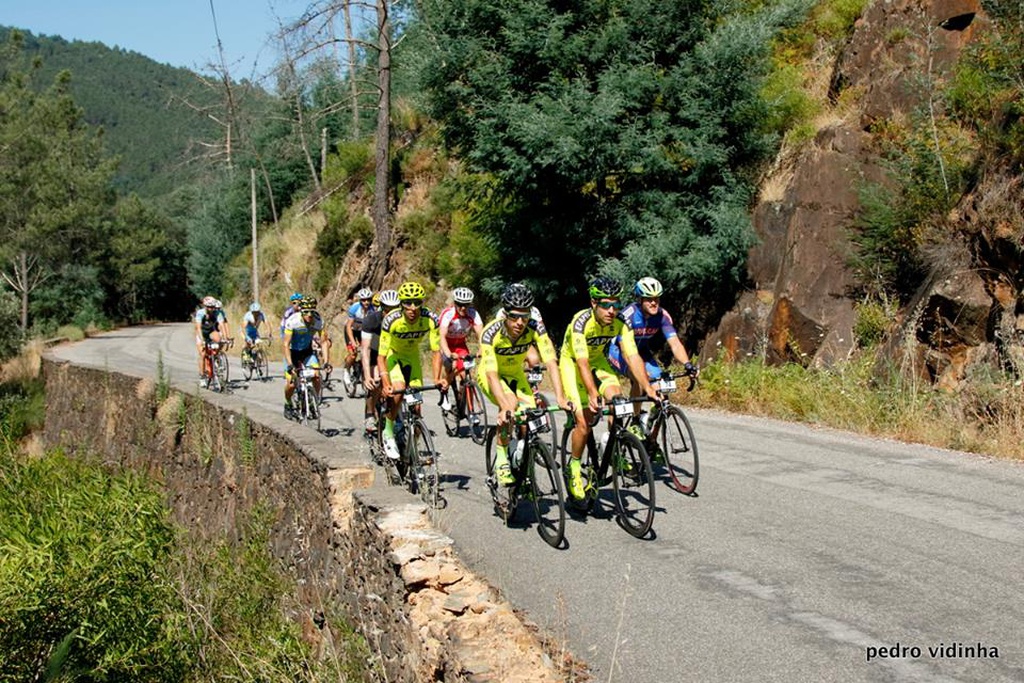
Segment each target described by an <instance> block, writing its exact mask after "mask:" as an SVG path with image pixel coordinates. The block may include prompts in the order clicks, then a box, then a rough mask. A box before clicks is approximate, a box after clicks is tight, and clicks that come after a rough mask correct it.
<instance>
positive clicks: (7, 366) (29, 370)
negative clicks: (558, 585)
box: [0, 339, 45, 383]
mask: <svg viewBox="0 0 1024 683" xmlns="http://www.w3.org/2000/svg"><path fill="white" fill-rule="evenodd" d="M44 348H45V347H44V345H43V342H42V341H40V340H38V339H34V340H32V341H30V342H29V343H28V344H26V345H25V346H24V347H23V348H22V350H21V353H19V354H18V355H17V356H15V357H14V358H11V359H10V360H8V361H7V362H6V363H4V364H3V365H2V366H0V382H3V383H8V382H23V381H27V380H31V379H35V378H36V377H38V376H39V371H40V368H41V367H42V359H43V349H44Z"/></svg>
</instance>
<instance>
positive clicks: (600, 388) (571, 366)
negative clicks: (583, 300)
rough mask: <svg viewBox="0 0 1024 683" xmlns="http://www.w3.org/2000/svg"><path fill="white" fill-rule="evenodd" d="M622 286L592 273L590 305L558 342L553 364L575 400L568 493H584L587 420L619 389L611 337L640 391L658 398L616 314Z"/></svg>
mask: <svg viewBox="0 0 1024 683" xmlns="http://www.w3.org/2000/svg"><path fill="white" fill-rule="evenodd" d="M621 292H622V287H621V285H619V283H618V282H616V281H615V280H613V279H611V278H609V277H605V276H599V277H597V278H595V279H594V280H593V282H591V283H590V308H585V309H583V310H582V311H580V312H579V313H577V314H576V315H574V316H573V318H572V322H570V323H569V327H567V328H566V330H565V338H564V340H563V342H562V357H561V359H560V360H559V364H558V369H559V372H560V373H561V375H562V386H563V387H564V388H565V394H566V399H568V401H569V402H570V403H572V404H573V405H574V406H576V410H575V417H576V420H575V421H576V426H575V428H574V429H573V432H572V459H571V460H570V461H569V493H570V494H572V495H573V496H574V497H575V498H582V497H583V495H584V491H583V479H582V476H581V474H580V458H581V456H582V455H583V447H584V446H585V445H586V443H587V437H588V436H590V422H591V420H592V419H593V418H594V416H595V415H596V414H597V413H598V412H599V411H600V410H601V404H602V402H604V401H608V400H610V399H611V398H612V397H613V396H619V395H621V394H622V386H621V385H620V384H619V380H618V375H617V373H616V372H615V370H613V369H612V367H611V364H610V363H609V362H608V346H609V344H611V343H612V340H614V339H615V338H616V337H619V344H620V348H621V349H622V356H623V357H624V358H625V360H626V364H627V365H628V366H629V368H630V370H631V371H632V372H633V376H634V377H636V378H637V379H638V382H639V384H640V389H641V391H643V393H645V394H647V396H649V397H650V398H652V399H655V400H657V399H658V392H657V391H655V389H654V387H652V386H651V383H650V382H649V381H648V379H647V373H646V372H645V369H644V364H643V360H642V359H641V358H640V355H639V353H637V348H636V341H635V340H634V338H633V331H632V330H631V329H630V328H629V327H628V326H627V325H626V323H625V321H624V320H623V319H622V316H621V315H619V310H620V309H621V308H622V302H621V299H620V295H621Z"/></svg>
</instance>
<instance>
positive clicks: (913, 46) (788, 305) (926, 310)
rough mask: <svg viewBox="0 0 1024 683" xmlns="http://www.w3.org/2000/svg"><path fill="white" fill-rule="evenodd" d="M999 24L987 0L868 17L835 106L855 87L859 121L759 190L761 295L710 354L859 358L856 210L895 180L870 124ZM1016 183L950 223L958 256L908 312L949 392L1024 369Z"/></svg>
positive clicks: (952, 253)
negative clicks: (992, 369) (867, 187)
mask: <svg viewBox="0 0 1024 683" xmlns="http://www.w3.org/2000/svg"><path fill="white" fill-rule="evenodd" d="M989 27H990V23H989V22H988V20H987V19H986V18H985V17H984V15H983V13H982V10H981V6H980V3H979V2H978V0H932V1H930V2H929V1H928V0H923V1H918V0H891V1H888V2H884V1H881V0H876V1H875V2H873V3H872V4H871V5H870V6H869V7H868V8H867V9H866V11H865V12H864V14H863V16H862V17H861V18H860V19H859V20H858V22H857V24H856V27H855V30H854V33H853V36H852V38H851V40H850V42H849V43H848V44H847V46H846V47H845V49H844V50H843V51H842V53H841V54H840V55H839V57H838V59H837V61H836V63H835V65H834V71H833V73H832V76H831V85H830V91H829V97H830V98H831V99H833V100H835V99H836V98H838V96H839V95H840V93H842V92H844V91H848V90H849V91H850V92H849V93H847V97H848V96H850V95H852V96H853V97H854V98H855V100H856V102H857V107H856V114H853V115H850V116H847V117H846V118H845V119H843V120H841V121H839V122H837V123H834V124H833V125H830V126H828V127H825V128H824V129H822V130H820V131H819V132H818V134H817V135H816V137H815V138H814V140H813V141H812V142H811V143H809V144H807V145H806V146H805V148H803V149H802V150H801V151H800V152H799V153H798V154H797V155H796V156H795V158H792V159H791V160H790V161H789V162H787V163H783V164H780V167H781V168H780V169H779V170H777V171H776V172H775V173H774V174H773V176H772V177H770V178H769V179H768V180H767V181H766V185H765V187H766V188H768V187H772V188H775V189H774V190H771V191H765V190H763V191H762V198H761V200H760V201H759V203H758V205H757V206H756V208H755V211H754V225H755V229H756V230H757V233H758V236H759V238H760V243H759V244H758V245H757V246H756V247H754V248H753V249H752V250H751V252H750V254H749V259H748V273H749V277H750V281H751V282H752V283H753V288H752V290H751V291H748V292H746V293H744V294H743V295H742V296H741V297H740V300H739V301H738V303H737V305H736V306H735V307H734V308H733V309H732V310H731V311H730V312H729V313H728V314H726V316H724V317H723V319H722V321H721V323H720V324H719V327H718V328H717V329H716V330H715V331H714V332H712V334H711V335H709V336H708V337H707V338H706V339H705V340H704V344H703V345H702V348H701V354H702V356H703V357H705V358H711V357H714V356H716V355H717V354H719V353H723V354H724V355H725V356H726V357H727V358H729V359H733V360H739V359H742V358H743V357H747V356H755V355H756V356H759V357H764V358H766V360H767V361H768V362H772V363H782V362H799V363H802V364H805V365H811V364H814V365H828V364H831V363H833V362H835V361H837V360H840V359H842V358H844V357H846V356H848V355H849V354H850V353H851V352H852V351H853V349H854V345H855V342H854V335H853V326H854V323H855V320H856V315H855V310H854V303H855V300H854V299H853V297H852V294H851V291H852V290H853V288H854V286H855V285H856V284H857V282H856V279H855V276H854V273H853V272H852V270H851V268H850V266H849V265H848V262H849V256H850V255H851V254H852V253H853V248H852V245H851V242H850V240H849V238H848V234H849V231H850V230H851V228H852V226H853V221H854V218H855V217H856V216H857V213H858V211H859V209H860V205H859V199H858V187H859V186H860V185H862V184H863V183H865V182H870V183H880V182H885V173H884V171H883V169H882V167H881V165H880V159H879V157H878V146H877V145H876V144H875V141H874V139H873V134H872V132H871V131H872V130H874V129H875V127H874V126H873V124H875V123H877V122H882V121H885V120H888V119H899V118H900V117H905V116H906V115H907V114H909V113H910V112H911V111H913V110H914V109H916V108H918V107H920V106H921V105H923V104H926V102H925V101H924V97H925V96H926V93H925V92H924V91H923V89H922V88H921V86H920V83H921V80H922V77H923V76H925V75H926V70H928V69H930V70H931V74H933V75H939V74H944V73H948V72H949V71H950V69H951V68H952V67H953V66H954V65H955V63H956V61H957V59H958V58H959V56H960V55H961V53H962V50H963V48H964V47H965V46H966V45H968V44H969V43H970V42H971V41H972V40H975V39H976V38H977V37H978V36H980V35H982V32H984V31H986V30H989ZM895 36H899V40H895V39H894V37H895ZM1020 182H1021V181H1020V178H1007V177H1005V176H1001V175H999V174H994V173H993V174H989V176H987V177H985V178H983V179H982V180H981V181H980V182H979V184H978V185H977V186H976V187H975V188H974V189H973V191H972V192H971V193H970V194H969V195H968V196H966V197H965V198H964V199H963V201H962V202H961V203H960V205H959V208H958V210H957V211H955V212H954V213H953V214H952V215H950V216H949V217H948V218H947V223H948V225H947V226H946V227H948V229H949V234H951V235H953V238H952V239H951V242H950V245H949V246H948V253H944V254H943V258H941V259H936V260H937V261H938V262H939V264H938V265H937V266H935V267H934V270H933V272H932V273H931V274H930V277H929V278H928V279H927V282H926V283H925V284H924V285H923V286H922V287H921V289H920V290H919V292H918V294H917V296H916V297H915V300H914V301H912V302H911V303H910V305H909V306H908V307H907V309H906V311H904V312H902V313H901V316H900V318H901V320H902V321H903V324H904V325H905V326H906V330H905V331H906V332H907V333H910V336H912V337H914V338H916V339H917V341H918V342H919V344H920V348H919V349H918V352H917V353H918V356H919V358H920V359H921V360H922V361H923V363H922V365H921V368H922V372H925V371H926V372H927V373H928V375H929V376H930V378H931V379H933V380H934V381H936V382H937V383H939V384H940V385H944V386H947V387H954V386H955V385H956V384H957V383H958V382H959V381H960V380H962V379H963V377H964V376H965V373H966V372H967V371H968V367H969V365H970V364H971V363H972V362H973V361H974V360H976V359H980V358H988V359H990V360H991V359H993V358H998V359H999V360H1000V361H1001V362H1002V363H1003V365H1004V367H1005V366H1007V364H1009V365H1012V366H1013V368H1014V369H1015V370H1019V369H1024V365H1018V360H1017V359H1018V358H1021V356H1022V353H1021V351H1020V347H1019V345H1020V340H1021V338H1022V336H1024V316H1021V315H1019V309H1020V308H1021V305H1020V304H1019V303H1018V299H1019V297H1018V292H1019V291H1020V289H1021V285H1022V284H1024V273H1022V267H1021V266H1022V258H1021V236H1022V235H1024V219H1022V215H1024V214H1022V201H1021V197H1020ZM779 188H782V189H779ZM900 336H906V335H900Z"/></svg>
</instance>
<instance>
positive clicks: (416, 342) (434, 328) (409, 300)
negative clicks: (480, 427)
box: [377, 282, 448, 460]
mask: <svg viewBox="0 0 1024 683" xmlns="http://www.w3.org/2000/svg"><path fill="white" fill-rule="evenodd" d="M424 296H426V292H425V291H424V290H423V286H422V285H420V284H419V283H418V282H406V283H404V284H403V285H402V286H401V287H399V288H398V299H399V301H400V303H401V308H400V309H398V310H395V311H392V312H391V313H389V314H388V315H387V316H386V317H385V318H384V320H383V321H382V322H381V327H380V343H379V345H378V348H377V368H378V370H379V371H380V379H381V390H382V391H383V393H384V395H385V396H387V397H388V399H389V403H390V407H389V408H388V413H387V416H386V418H385V420H384V453H385V454H386V455H387V456H388V457H389V458H392V459H394V460H397V459H398V458H399V452H398V444H396V443H395V418H396V417H397V416H398V407H399V403H400V402H401V400H402V397H401V395H400V394H395V393H394V392H396V391H401V390H403V389H405V388H406V387H407V386H408V387H422V386H423V368H422V366H421V364H420V344H421V343H422V342H423V338H424V337H426V338H427V340H428V342H429V344H430V350H431V352H432V356H433V357H432V359H431V369H432V370H433V373H434V382H435V383H436V384H438V385H439V386H440V387H441V389H442V390H445V389H447V388H448V382H447V381H446V380H445V377H444V373H443V372H442V369H441V352H440V349H441V344H440V331H439V326H438V322H437V316H436V315H434V312H433V311H431V310H430V309H429V308H426V307H424V306H423V297H424Z"/></svg>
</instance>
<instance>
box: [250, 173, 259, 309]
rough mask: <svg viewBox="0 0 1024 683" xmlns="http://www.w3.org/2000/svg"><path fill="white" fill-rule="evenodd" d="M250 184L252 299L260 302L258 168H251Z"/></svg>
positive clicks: (254, 301)
mask: <svg viewBox="0 0 1024 683" xmlns="http://www.w3.org/2000/svg"><path fill="white" fill-rule="evenodd" d="M249 186H250V187H251V188H252V300H253V303H258V302H259V300H260V270H259V261H258V258H257V255H258V253H259V250H258V249H257V246H256V169H255V168H250V169H249Z"/></svg>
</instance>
